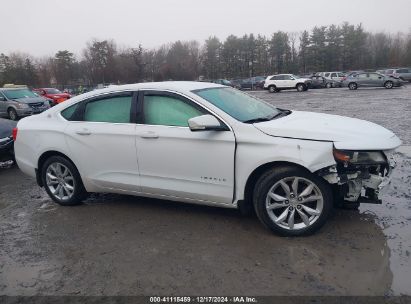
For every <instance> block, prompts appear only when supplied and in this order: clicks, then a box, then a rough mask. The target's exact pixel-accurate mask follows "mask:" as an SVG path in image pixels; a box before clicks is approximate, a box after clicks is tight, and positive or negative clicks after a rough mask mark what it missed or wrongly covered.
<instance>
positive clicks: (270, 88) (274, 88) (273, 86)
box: [268, 85, 278, 93]
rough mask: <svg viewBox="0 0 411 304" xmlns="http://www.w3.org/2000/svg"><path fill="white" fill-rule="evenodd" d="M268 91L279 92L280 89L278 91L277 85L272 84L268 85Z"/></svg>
mask: <svg viewBox="0 0 411 304" xmlns="http://www.w3.org/2000/svg"><path fill="white" fill-rule="evenodd" d="M268 92H270V93H277V92H278V91H277V87H276V86H275V85H270V86H269V87H268Z"/></svg>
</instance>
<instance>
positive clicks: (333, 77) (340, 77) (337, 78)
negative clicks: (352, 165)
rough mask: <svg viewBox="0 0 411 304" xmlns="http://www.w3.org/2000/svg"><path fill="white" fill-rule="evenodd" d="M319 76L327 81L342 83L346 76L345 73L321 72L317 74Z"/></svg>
mask: <svg viewBox="0 0 411 304" xmlns="http://www.w3.org/2000/svg"><path fill="white" fill-rule="evenodd" d="M317 76H323V77H325V78H327V79H331V80H334V81H336V82H340V81H342V80H343V78H344V77H345V74H344V73H343V72H320V73H317Z"/></svg>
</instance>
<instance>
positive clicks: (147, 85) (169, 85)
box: [90, 81, 224, 95]
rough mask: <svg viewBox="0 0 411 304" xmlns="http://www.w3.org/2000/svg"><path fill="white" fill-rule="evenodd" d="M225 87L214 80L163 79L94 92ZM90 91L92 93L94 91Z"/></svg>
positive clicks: (189, 89)
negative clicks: (161, 80)
mask: <svg viewBox="0 0 411 304" xmlns="http://www.w3.org/2000/svg"><path fill="white" fill-rule="evenodd" d="M214 87H215V88H218V87H224V86H222V85H221V84H217V83H212V82H199V81H163V82H143V83H134V84H124V85H113V86H110V87H109V88H104V89H99V90H94V91H92V92H102V93H104V92H111V91H121V90H124V91H131V90H143V89H159V90H170V91H178V92H191V91H193V90H201V89H207V88H214ZM92 92H90V93H92ZM93 95H94V94H93Z"/></svg>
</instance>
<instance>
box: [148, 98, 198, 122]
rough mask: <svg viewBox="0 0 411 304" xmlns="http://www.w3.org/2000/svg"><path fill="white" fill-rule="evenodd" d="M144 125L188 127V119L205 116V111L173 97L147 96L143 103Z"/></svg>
mask: <svg viewBox="0 0 411 304" xmlns="http://www.w3.org/2000/svg"><path fill="white" fill-rule="evenodd" d="M143 113H144V118H143V119H144V124H147V125H163V126H176V127H188V120H189V119H190V118H193V117H196V116H201V115H204V114H206V112H205V110H203V109H201V108H200V107H198V106H196V105H194V104H191V103H190V102H188V101H185V100H182V99H180V98H177V97H174V96H167V95H161V94H158V95H155V94H148V95H145V96H144V101H143Z"/></svg>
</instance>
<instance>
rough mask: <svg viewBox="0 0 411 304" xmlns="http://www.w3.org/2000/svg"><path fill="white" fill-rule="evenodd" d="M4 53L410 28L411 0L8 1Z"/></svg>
mask: <svg viewBox="0 0 411 304" xmlns="http://www.w3.org/2000/svg"><path fill="white" fill-rule="evenodd" d="M0 2H1V11H2V17H1V19H2V20H1V23H0V37H1V42H0V53H2V52H3V53H9V52H11V51H19V52H27V53H30V54H32V55H35V56H42V55H53V54H54V53H55V52H56V51H57V50H63V49H68V50H70V51H72V52H74V53H76V54H80V52H81V49H82V48H83V47H84V46H85V44H86V42H87V41H89V40H90V39H92V38H97V39H114V40H115V41H116V42H117V44H118V45H119V46H120V47H122V46H136V45H138V44H139V43H141V44H142V45H143V47H146V48H152V47H158V46H159V45H161V44H163V43H168V42H173V41H176V40H191V39H196V40H199V41H200V42H202V41H203V40H204V39H206V38H207V37H209V36H210V35H216V36H217V37H219V38H220V39H225V38H226V37H227V36H228V35H229V34H235V35H240V36H241V35H243V34H245V33H255V34H257V33H261V34H264V35H267V36H269V35H271V34H272V33H273V32H275V31H277V30H283V31H297V32H299V31H302V30H304V29H308V30H309V29H311V28H312V27H314V26H315V25H329V24H332V23H334V24H341V23H342V22H344V21H348V22H350V23H355V24H358V23H362V24H363V25H364V27H365V28H366V29H367V30H370V31H385V32H397V31H402V32H408V31H409V30H410V29H411V0H394V1H387V0H247V1H243V0H225V1H224V0H143V1H138V0H66V1H63V0H35V1H34V0H2V1H0Z"/></svg>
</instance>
